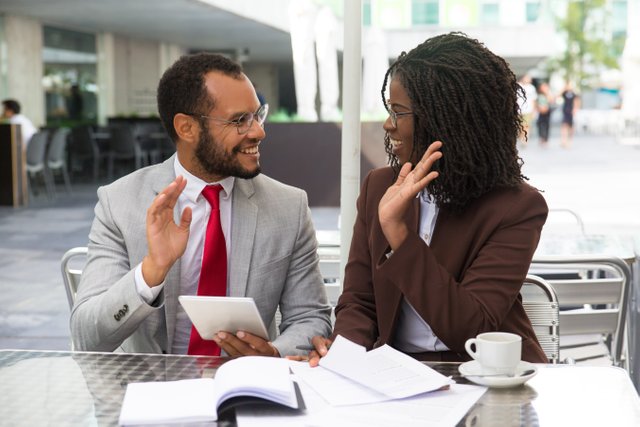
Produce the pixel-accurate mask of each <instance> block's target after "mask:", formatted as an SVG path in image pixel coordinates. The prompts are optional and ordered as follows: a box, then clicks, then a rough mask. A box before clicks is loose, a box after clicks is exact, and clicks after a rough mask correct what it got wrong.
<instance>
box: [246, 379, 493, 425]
mask: <svg viewBox="0 0 640 427" xmlns="http://www.w3.org/2000/svg"><path fill="white" fill-rule="evenodd" d="M299 385H300V390H301V391H302V395H303V397H304V400H305V403H306V405H307V409H306V411H305V413H304V414H299V415H292V414H291V413H285V412H282V411H279V410H278V409H277V408H275V409H274V408H269V409H264V408H253V409H252V408H246V407H245V408H240V409H239V410H238V412H236V421H237V423H238V426H239V427H254V426H255V427H271V426H273V427H275V426H280V427H289V426H291V427H293V426H296V427H298V426H306V427H324V426H327V427H334V426H337V425H349V426H354V427H358V426H362V427H372V426H373V427H376V426H389V425H401V426H408V427H414V426H415V427H418V426H420V427H423V426H434V427H451V426H455V425H456V424H457V423H458V422H459V421H460V420H461V419H462V418H463V417H464V416H465V414H467V413H468V412H469V410H470V409H471V408H472V407H473V405H474V404H475V403H476V402H477V401H478V399H480V397H481V396H482V394H483V393H484V392H485V391H486V390H487V389H486V388H485V387H479V386H474V385H464V384H452V385H451V387H450V389H448V390H442V391H435V392H433V393H427V394H421V395H419V396H414V397H410V398H406V399H398V400H391V401H386V402H378V403H373V404H366V405H354V406H340V407H332V406H331V405H329V404H328V403H327V402H325V401H324V399H323V398H322V397H321V396H320V395H319V394H318V393H316V392H315V391H314V390H313V389H312V388H311V387H310V386H309V385H307V384H306V383H304V382H302V381H299Z"/></svg>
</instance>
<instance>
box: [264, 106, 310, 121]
mask: <svg viewBox="0 0 640 427" xmlns="http://www.w3.org/2000/svg"><path fill="white" fill-rule="evenodd" d="M267 120H268V121H269V122H272V123H291V122H304V120H302V119H301V118H300V117H299V116H298V115H297V114H289V112H288V111H287V110H285V109H280V110H278V111H275V112H273V113H270V114H269V118H268V119H267Z"/></svg>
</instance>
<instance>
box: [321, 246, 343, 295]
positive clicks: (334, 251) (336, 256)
mask: <svg viewBox="0 0 640 427" xmlns="http://www.w3.org/2000/svg"><path fill="white" fill-rule="evenodd" d="M318 258H319V260H318V266H319V267H320V274H322V279H323V281H324V286H325V290H326V291H327V298H328V299H329V303H330V304H331V305H333V306H335V305H336V304H337V303H338V297H340V294H341V293H342V286H341V284H340V247H339V246H335V245H330V244H323V243H320V244H319V245H318Z"/></svg>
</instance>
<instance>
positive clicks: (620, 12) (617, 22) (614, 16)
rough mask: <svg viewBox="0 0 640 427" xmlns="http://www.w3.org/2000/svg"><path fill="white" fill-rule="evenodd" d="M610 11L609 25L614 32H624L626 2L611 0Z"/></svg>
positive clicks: (625, 25) (625, 27)
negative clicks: (612, 0)
mask: <svg viewBox="0 0 640 427" xmlns="http://www.w3.org/2000/svg"><path fill="white" fill-rule="evenodd" d="M612 6H613V7H612V11H611V26H612V30H613V32H614V33H618V34H620V33H625V32H626V30H627V2H626V0H617V1H614V2H613V5H612Z"/></svg>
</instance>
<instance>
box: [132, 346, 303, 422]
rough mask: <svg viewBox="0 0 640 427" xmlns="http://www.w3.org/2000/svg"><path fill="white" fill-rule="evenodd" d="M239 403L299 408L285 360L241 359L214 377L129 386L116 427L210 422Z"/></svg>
mask: <svg viewBox="0 0 640 427" xmlns="http://www.w3.org/2000/svg"><path fill="white" fill-rule="evenodd" d="M244 403H250V404H251V405H256V404H258V403H268V404H279V405H284V406H285V407H288V408H293V409H298V410H300V409H304V402H303V401H302V397H301V395H300V392H299V390H297V384H295V382H294V381H293V380H292V378H291V375H290V373H289V364H288V361H287V360H286V359H280V358H274V357H261V356H246V357H241V358H238V359H234V360H231V361H228V362H226V363H224V364H223V365H222V366H220V368H218V370H217V372H216V376H215V378H197V379H189V380H180V381H164V382H163V381H156V382H144V383H131V384H129V385H128V386H127V390H126V392H125V396H124V401H123V402H122V410H121V411H120V420H119V423H120V425H141V424H158V423H186V422H206V421H216V420H218V419H219V418H220V417H222V416H223V414H224V413H225V411H227V410H230V409H233V408H235V407H236V406H239V405H242V404H244Z"/></svg>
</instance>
